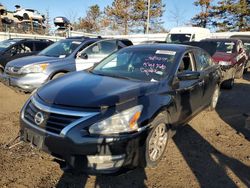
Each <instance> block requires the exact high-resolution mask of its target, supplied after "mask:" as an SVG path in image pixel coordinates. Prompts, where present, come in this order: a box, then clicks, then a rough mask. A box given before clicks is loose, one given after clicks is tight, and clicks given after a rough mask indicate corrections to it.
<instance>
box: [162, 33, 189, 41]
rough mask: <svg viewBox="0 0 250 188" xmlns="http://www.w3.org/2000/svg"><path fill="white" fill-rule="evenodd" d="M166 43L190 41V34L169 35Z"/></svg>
mask: <svg viewBox="0 0 250 188" xmlns="http://www.w3.org/2000/svg"><path fill="white" fill-rule="evenodd" d="M166 41H167V42H168V43H183V42H189V41H191V34H169V35H168V36H167V39H166Z"/></svg>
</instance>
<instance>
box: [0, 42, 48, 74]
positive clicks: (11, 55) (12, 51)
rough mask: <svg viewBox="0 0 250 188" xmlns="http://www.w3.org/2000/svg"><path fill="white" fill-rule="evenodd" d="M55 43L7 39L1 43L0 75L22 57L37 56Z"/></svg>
mask: <svg viewBox="0 0 250 188" xmlns="http://www.w3.org/2000/svg"><path fill="white" fill-rule="evenodd" d="M52 43H53V42H52V41H50V40H46V39H18V38H14V39H7V40H4V41H1V42H0V75H1V74H2V73H3V72H4V68H5V65H6V64H7V63H8V62H9V61H11V60H14V59H18V58H20V57H25V56H31V55H35V54H37V53H38V52H40V51H41V50H43V49H44V48H46V47H48V46H49V45H51V44H52Z"/></svg>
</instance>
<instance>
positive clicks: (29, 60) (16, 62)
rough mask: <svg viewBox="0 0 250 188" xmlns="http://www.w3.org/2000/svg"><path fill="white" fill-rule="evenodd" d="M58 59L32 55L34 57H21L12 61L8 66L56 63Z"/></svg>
mask: <svg viewBox="0 0 250 188" xmlns="http://www.w3.org/2000/svg"><path fill="white" fill-rule="evenodd" d="M58 59H59V58H58V57H48V56H40V55H34V56H27V57H22V58H18V59H15V60H12V61H10V62H9V63H8V66H12V67H23V66H25V65H29V64H32V63H45V62H53V61H57V60H58Z"/></svg>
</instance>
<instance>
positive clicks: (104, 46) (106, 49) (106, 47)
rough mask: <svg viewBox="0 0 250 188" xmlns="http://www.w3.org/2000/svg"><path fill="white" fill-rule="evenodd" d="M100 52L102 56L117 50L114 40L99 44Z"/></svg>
mask: <svg viewBox="0 0 250 188" xmlns="http://www.w3.org/2000/svg"><path fill="white" fill-rule="evenodd" d="M100 46H101V52H102V53H103V54H110V53H112V52H113V51H115V50H117V44H116V40H111V41H102V42H100Z"/></svg>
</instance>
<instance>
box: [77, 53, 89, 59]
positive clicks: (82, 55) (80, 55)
mask: <svg viewBox="0 0 250 188" xmlns="http://www.w3.org/2000/svg"><path fill="white" fill-rule="evenodd" d="M77 57H78V58H81V59H88V54H86V53H82V54H77Z"/></svg>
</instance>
